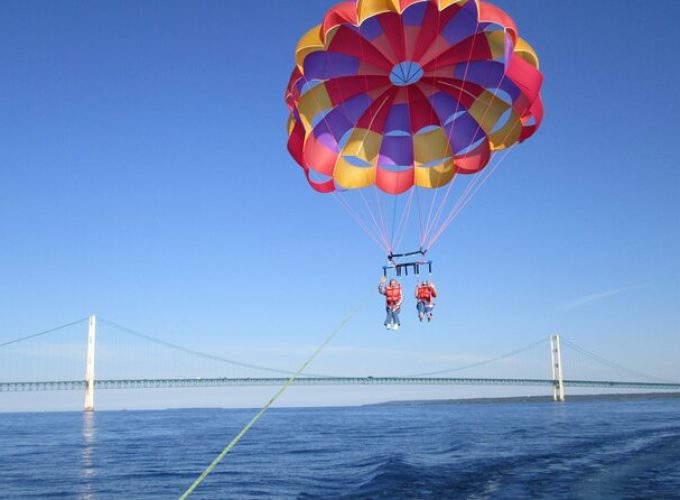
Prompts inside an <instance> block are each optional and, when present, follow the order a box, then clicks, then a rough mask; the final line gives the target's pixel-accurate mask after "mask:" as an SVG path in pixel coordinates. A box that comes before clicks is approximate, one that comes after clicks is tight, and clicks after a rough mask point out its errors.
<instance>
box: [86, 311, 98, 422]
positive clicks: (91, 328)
mask: <svg viewBox="0 0 680 500" xmlns="http://www.w3.org/2000/svg"><path fill="white" fill-rule="evenodd" d="M96 325H97V318H96V317H95V315H94V314H92V315H90V318H89V320H88V331H87V366H86V368H85V411H86V412H90V411H94V340H95V329H96Z"/></svg>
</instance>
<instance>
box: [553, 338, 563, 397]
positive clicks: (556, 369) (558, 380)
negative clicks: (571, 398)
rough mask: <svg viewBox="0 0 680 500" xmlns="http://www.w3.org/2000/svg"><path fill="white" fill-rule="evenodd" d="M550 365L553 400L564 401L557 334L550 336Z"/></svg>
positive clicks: (560, 353)
mask: <svg viewBox="0 0 680 500" xmlns="http://www.w3.org/2000/svg"><path fill="white" fill-rule="evenodd" d="M550 367H551V369H552V379H553V401H564V374H563V373H562V352H561V351H560V336H559V335H551V336H550Z"/></svg>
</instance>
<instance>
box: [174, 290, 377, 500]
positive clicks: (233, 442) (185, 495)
mask: <svg viewBox="0 0 680 500" xmlns="http://www.w3.org/2000/svg"><path fill="white" fill-rule="evenodd" d="M367 299H368V296H367V297H366V298H363V299H361V301H360V302H359V305H358V306H356V307H355V308H354V310H353V311H352V312H350V313H349V315H347V317H345V319H343V320H342V321H341V322H340V324H339V325H338V326H337V328H336V329H335V330H334V331H333V332H332V333H331V334H330V335H329V336H328V337H327V338H326V340H324V341H323V342H322V343H321V345H320V346H319V347H317V348H316V350H315V351H314V352H313V353H312V355H311V356H310V357H309V358H308V359H307V361H305V362H304V363H303V364H302V366H300V368H299V369H298V371H296V372H295V373H294V374H293V375H291V376H290V378H289V379H288V380H287V381H286V383H285V384H283V385H282V386H281V388H280V389H279V390H278V391H277V392H276V394H274V395H273V396H272V397H271V399H270V400H269V401H268V402H267V404H266V405H264V406H263V407H262V409H261V410H260V411H259V412H258V413H257V414H256V415H255V416H254V417H253V418H252V419H250V422H248V423H247V424H246V426H245V427H244V428H243V429H241V432H239V433H238V434H237V435H236V437H234V439H232V440H231V442H230V443H229V444H228V445H227V446H226V447H225V448H224V449H223V450H222V452H221V453H220V454H219V455H217V457H215V459H214V460H213V461H212V462H211V463H210V465H209V466H208V467H206V469H205V470H204V471H203V472H202V473H201V475H200V476H198V477H197V478H196V480H195V481H194V482H193V483H191V486H189V487H188V488H187V489H186V491H185V492H184V493H183V494H182V496H181V497H180V500H185V499H186V498H188V497H189V495H191V493H193V491H194V490H195V489H196V488H197V487H198V485H200V484H201V483H202V482H203V481H204V480H205V478H206V477H208V474H210V473H211V472H212V471H213V470H214V469H215V467H217V465H218V464H219V463H220V462H221V461H222V460H223V459H224V457H225V456H227V454H228V453H229V452H230V451H231V450H232V448H234V446H236V445H237V444H238V442H239V441H240V440H241V439H242V438H243V436H245V434H246V433H247V432H248V431H249V430H250V428H251V427H252V426H253V425H255V423H256V422H257V421H258V420H259V419H260V417H262V415H264V414H265V413H266V412H267V410H269V408H270V407H271V406H272V405H273V404H274V403H275V402H276V400H277V399H278V398H279V396H281V394H283V393H284V392H285V390H286V389H288V387H290V386H291V385H292V384H293V382H295V380H296V379H297V378H298V377H299V376H300V375H301V374H302V372H303V371H304V370H305V369H306V368H307V366H309V364H310V363H311V362H312V361H314V359H316V357H317V356H318V355H319V353H321V351H323V349H324V348H325V347H326V346H327V345H328V344H330V343H331V341H332V340H333V339H334V338H335V337H336V336H337V335H338V334H339V333H340V332H341V331H342V329H343V328H344V327H345V325H346V324H347V323H348V322H349V320H351V319H352V318H353V317H354V316H355V315H356V314H357V313H358V312H359V310H361V308H362V307H363V305H364V304H365V303H366V302H367Z"/></svg>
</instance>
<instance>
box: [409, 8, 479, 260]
mask: <svg viewBox="0 0 680 500" xmlns="http://www.w3.org/2000/svg"><path fill="white" fill-rule="evenodd" d="M437 21H438V22H437V24H439V19H438V20H437ZM478 29H479V20H477V24H476V26H475V31H474V32H475V33H476V32H477V30H478ZM476 40H477V39H476V38H474V37H473V39H472V43H471V44H470V50H469V52H468V56H467V58H466V62H465V71H464V72H463V83H462V84H461V87H460V90H459V91H458V99H456V108H455V111H454V113H453V115H452V116H456V115H457V114H458V111H459V110H460V100H461V96H462V94H463V89H464V86H465V83H466V82H467V75H468V72H469V70H470V62H471V59H472V54H473V52H474V49H475V42H476ZM439 55H440V54H439V53H438V54H437V57H439ZM455 128H456V120H455V119H454V120H453V121H452V122H451V131H450V132H449V135H448V137H447V142H448V143H449V144H451V138H452V137H453V132H454V130H455ZM475 134H476V132H475ZM473 137H474V136H473ZM451 154H452V155H454V156H455V152H454V151H451ZM451 161H452V163H453V168H455V161H454V157H452V158H451ZM455 178H456V175H455V172H454V178H453V179H451V181H450V182H449V185H448V186H447V188H446V194H445V195H444V198H443V200H442V201H441V202H440V205H439V209H438V210H437V213H438V214H440V213H441V210H442V207H443V206H444V205H445V204H446V200H447V199H448V197H449V194H450V193H451V189H452V188H453V184H454V181H455ZM436 194H437V193H436V192H435V197H434V198H433V200H432V207H434V204H435V201H436V199H437V198H436ZM432 207H431V209H430V215H432ZM437 221H438V217H437V216H435V219H434V220H433V221H432V225H430V217H429V216H428V225H427V226H426V230H425V240H426V239H427V238H428V236H429V234H430V232H431V231H434V229H435V228H436V227H437V226H436V222H437ZM421 246H422V245H421ZM429 248H430V247H429V245H427V246H425V249H426V250H427V249H429Z"/></svg>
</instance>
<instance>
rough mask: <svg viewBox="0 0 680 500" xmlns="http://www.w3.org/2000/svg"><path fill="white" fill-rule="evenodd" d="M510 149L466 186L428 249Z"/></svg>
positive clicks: (505, 137) (518, 122) (507, 134)
mask: <svg viewBox="0 0 680 500" xmlns="http://www.w3.org/2000/svg"><path fill="white" fill-rule="evenodd" d="M520 123H521V122H520V121H519V120H517V121H516V122H515V124H514V125H513V126H512V127H510V130H508V132H507V133H506V134H505V136H504V137H503V140H502V141H501V142H502V143H505V140H506V139H507V138H508V137H509V136H510V134H512V133H513V131H514V130H515V127H517V125H518V124H520ZM512 149H514V147H510V148H506V150H505V152H504V153H503V155H502V156H501V158H500V159H499V160H498V161H497V162H496V164H495V165H494V166H493V167H489V168H486V169H485V175H484V176H475V178H474V180H473V181H472V182H471V183H470V184H469V185H468V186H467V188H466V190H465V193H463V195H461V197H460V198H459V199H458V202H457V203H456V204H455V205H454V207H453V208H452V209H451V212H450V213H449V215H448V216H447V217H446V219H445V220H444V222H443V223H442V225H441V226H440V227H439V229H438V230H437V233H436V234H435V235H434V236H433V237H432V238H431V239H430V242H429V243H428V248H431V247H432V245H434V243H435V242H436V241H437V240H438V239H439V237H440V236H441V235H442V233H443V232H444V231H445V230H446V228H447V227H448V226H449V225H450V224H451V222H453V220H454V219H455V218H456V217H457V216H458V214H459V213H460V212H461V210H462V209H463V208H464V207H465V206H466V205H467V204H468V203H469V202H470V200H471V199H472V197H473V196H474V195H475V194H476V193H477V191H479V189H480V188H481V187H482V186H483V185H484V184H485V183H486V181H487V180H489V178H490V177H491V175H493V173H494V172H495V171H496V169H497V168H498V167H499V166H500V165H501V164H502V163H503V162H504V161H505V159H506V158H507V156H508V155H509V154H510V151H511V150H512ZM494 157H495V155H494ZM492 161H493V159H492Z"/></svg>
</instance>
